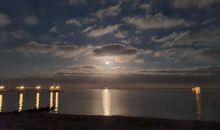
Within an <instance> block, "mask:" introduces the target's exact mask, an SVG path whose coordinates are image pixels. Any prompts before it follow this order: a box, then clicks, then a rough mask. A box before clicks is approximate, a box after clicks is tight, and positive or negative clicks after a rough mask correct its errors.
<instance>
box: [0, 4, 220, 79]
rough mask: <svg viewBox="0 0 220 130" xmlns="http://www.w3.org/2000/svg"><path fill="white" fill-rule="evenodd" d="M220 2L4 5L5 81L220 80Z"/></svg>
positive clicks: (1, 69)
mask: <svg viewBox="0 0 220 130" xmlns="http://www.w3.org/2000/svg"><path fill="white" fill-rule="evenodd" d="M219 40H220V0H0V60H1V61H0V73H1V75H0V77H3V78H5V77H30V76H40V77H41V76H42V77H47V76H83V75H87V76H88V75H91V76H94V75H96V76H97V75H98V76H103V75H121V74H122V75H129V74H154V73H157V74H158V73H159V74H164V73H166V74H167V73H169V74H172V73H175V74H182V73H185V72H199V71H202V72H205V73H213V72H214V73H215V72H219V70H220V69H219V67H220V43H219Z"/></svg>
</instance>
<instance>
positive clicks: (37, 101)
mask: <svg viewBox="0 0 220 130" xmlns="http://www.w3.org/2000/svg"><path fill="white" fill-rule="evenodd" d="M39 106H40V93H39V92H37V93H36V106H35V107H36V109H39Z"/></svg>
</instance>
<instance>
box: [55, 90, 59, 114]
mask: <svg viewBox="0 0 220 130" xmlns="http://www.w3.org/2000/svg"><path fill="white" fill-rule="evenodd" d="M58 108H59V92H56V93H55V108H54V112H55V113H58Z"/></svg>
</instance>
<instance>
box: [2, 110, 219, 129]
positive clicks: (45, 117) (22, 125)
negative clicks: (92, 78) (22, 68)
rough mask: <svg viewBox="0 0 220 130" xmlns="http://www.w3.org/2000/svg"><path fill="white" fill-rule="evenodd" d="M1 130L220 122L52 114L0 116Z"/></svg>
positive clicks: (159, 126) (178, 126)
mask: <svg viewBox="0 0 220 130" xmlns="http://www.w3.org/2000/svg"><path fill="white" fill-rule="evenodd" d="M0 128H1V130H17V129H18V130H23V129H28V130H31V129H41V130H44V129H46V130H145V129H146V130H197V129H198V130H219V129H220V123H219V122H209V121H194V120H175V119H159V118H139V117H125V116H90V115H67V114H51V113H44V112H43V113H27V112H22V113H1V114H0Z"/></svg>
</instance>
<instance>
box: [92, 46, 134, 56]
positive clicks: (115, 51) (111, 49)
mask: <svg viewBox="0 0 220 130" xmlns="http://www.w3.org/2000/svg"><path fill="white" fill-rule="evenodd" d="M93 52H94V55H95V56H118V55H135V54H137V53H138V49H137V48H132V47H128V46H125V45H120V44H110V45H105V46H102V47H99V48H96V49H95V50H94V51H93Z"/></svg>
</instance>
